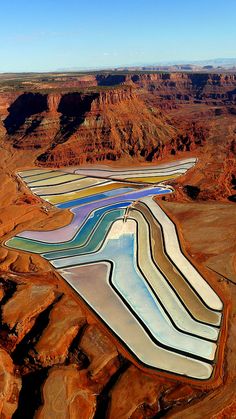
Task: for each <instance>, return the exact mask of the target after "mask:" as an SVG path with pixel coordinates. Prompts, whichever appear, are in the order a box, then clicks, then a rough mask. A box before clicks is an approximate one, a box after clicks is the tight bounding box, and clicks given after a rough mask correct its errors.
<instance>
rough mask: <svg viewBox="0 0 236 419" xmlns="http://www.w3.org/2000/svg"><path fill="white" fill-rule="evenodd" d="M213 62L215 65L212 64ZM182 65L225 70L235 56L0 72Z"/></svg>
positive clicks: (35, 72)
mask: <svg viewBox="0 0 236 419" xmlns="http://www.w3.org/2000/svg"><path fill="white" fill-rule="evenodd" d="M214 64H215V66H214ZM184 65H189V66H191V65H192V66H196V67H202V68H203V67H204V66H208V65H209V66H212V68H213V69H215V70H217V69H218V68H224V69H225V70H227V69H231V68H234V66H236V57H231V58H230V57H217V58H210V59H204V60H201V59H196V60H192V61H188V60H184V59H183V60H180V61H178V60H177V61H176V60H175V61H171V60H167V61H159V62H156V63H148V62H143V63H133V64H130V65H128V64H121V65H119V66H110V67H108V66H104V67H103V66H97V67H96V66H95V67H74V66H73V67H62V68H54V69H49V70H46V71H40V70H35V71H0V74H24V73H26V74H30V73H33V74H41V73H45V74H47V73H62V72H65V73H66V72H68V73H73V72H80V71H81V72H89V71H101V70H102V71H106V70H107V71H109V70H119V69H121V70H122V69H123V68H127V69H129V68H139V67H150V68H151V67H168V66H169V67H171V66H173V67H174V66H184Z"/></svg>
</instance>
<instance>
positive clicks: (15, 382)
mask: <svg viewBox="0 0 236 419" xmlns="http://www.w3.org/2000/svg"><path fill="white" fill-rule="evenodd" d="M20 389H21V379H20V377H17V376H16V374H15V367H14V364H13V362H12V359H11V357H10V356H9V355H8V353H7V352H6V351H4V349H1V348H0V416H1V418H3V419H10V418H12V415H13V413H14V412H15V410H16V409H17V405H18V397H19V392H20Z"/></svg>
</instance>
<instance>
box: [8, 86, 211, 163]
mask: <svg viewBox="0 0 236 419" xmlns="http://www.w3.org/2000/svg"><path fill="white" fill-rule="evenodd" d="M9 102H10V104H9ZM7 105H9V106H8V107H7V106H5V110H4V113H5V115H4V118H2V121H3V122H2V131H3V130H4V132H5V139H6V141H8V142H10V143H12V144H13V147H14V148H16V149H27V150H35V149H36V150H38V151H39V153H38V158H37V161H38V164H45V165H53V166H61V165H68V164H69V165H70V164H80V163H86V162H89V163H92V162H96V161H103V160H112V161H115V160H118V159H120V158H123V159H136V160H143V161H148V162H151V161H153V160H157V159H160V158H163V157H165V156H167V155H170V154H172V155H173V154H176V153H178V152H182V151H190V150H193V149H195V148H196V146H197V145H202V144H203V143H204V139H205V130H204V129H202V128H201V127H197V126H196V125H195V124H192V123H190V124H189V125H188V126H186V127H185V129H184V131H183V130H182V129H180V128H179V127H175V126H174V125H173V123H172V122H171V120H170V119H169V118H168V116H166V115H164V114H163V112H162V111H161V110H160V109H159V108H158V107H155V108H154V107H151V106H149V105H148V104H146V103H145V102H144V101H143V100H142V99H141V98H140V96H139V95H138V94H137V91H136V90H135V89H133V88H132V87H130V86H122V87H121V88H118V89H111V90H106V91H100V92H94V93H92V92H91V93H79V92H71V93H66V94H59V93H49V94H41V93H31V92H30V93H24V94H22V95H19V96H18V97H12V98H11V100H9V101H8V102H7Z"/></svg>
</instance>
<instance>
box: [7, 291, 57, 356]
mask: <svg viewBox="0 0 236 419" xmlns="http://www.w3.org/2000/svg"><path fill="white" fill-rule="evenodd" d="M16 291H17V292H16V293H15V295H13V297H12V298H11V300H9V301H8V302H7V303H6V304H5V305H4V307H3V311H2V322H3V324H5V325H7V326H8V328H9V329H10V333H9V335H8V347H9V349H11V350H13V349H14V348H15V346H16V345H17V344H18V343H19V342H20V341H21V340H22V339H23V337H24V336H25V335H26V334H27V333H28V331H29V330H30V329H31V328H32V326H33V325H34V323H35V320H36V317H37V316H38V315H39V314H40V313H41V312H42V311H43V310H45V308H47V307H48V306H49V305H50V304H52V302H53V301H54V299H55V289H54V287H53V286H52V285H39V284H31V283H29V284H27V285H23V284H22V285H18V286H17V290H16Z"/></svg>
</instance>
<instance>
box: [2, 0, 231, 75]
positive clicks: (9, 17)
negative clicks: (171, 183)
mask: <svg viewBox="0 0 236 419" xmlns="http://www.w3.org/2000/svg"><path fill="white" fill-rule="evenodd" d="M235 16H236V2H235V0H228V2H227V7H222V2H221V1H220V0H207V2H206V1H205V0H198V1H196V0H178V2H177V1H176V0H169V2H168V7H166V5H165V4H164V2H162V1H160V0H150V1H149V3H146V2H144V1H143V0H135V1H134V0H130V1H129V2H127V1H125V0H120V2H119V3H117V4H114V5H112V7H111V3H110V1H108V0H103V1H102V2H99V1H98V0H90V2H89V3H88V2H78V1H77V0H67V1H65V0H57V1H56V0H41V1H40V5H39V4H38V2H34V1H32V2H29V1H28V0H12V1H11V2H10V3H9V2H8V3H7V2H3V4H2V5H1V26H0V37H1V44H0V72H1V73H9V72H13V73H17V72H19V73H20V72H21V73H22V72H41V73H42V72H53V71H57V69H61V68H78V69H106V68H117V67H121V66H122V67H132V66H139V65H147V66H148V65H161V64H163V65H164V63H166V62H175V63H193V62H196V61H205V60H214V59H215V58H214V57H222V59H223V57H225V59H227V58H228V57H236V46H235V39H236V25H235ZM183 57H184V58H183ZM140 63H141V64H140ZM153 63H154V64H153ZM155 63H158V64H155Z"/></svg>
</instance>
